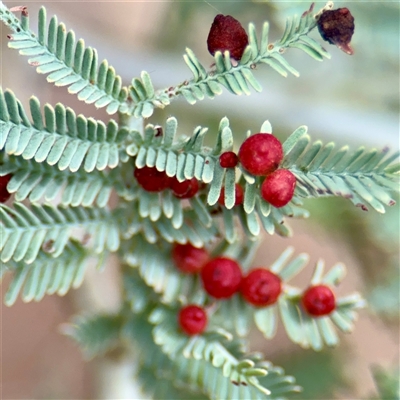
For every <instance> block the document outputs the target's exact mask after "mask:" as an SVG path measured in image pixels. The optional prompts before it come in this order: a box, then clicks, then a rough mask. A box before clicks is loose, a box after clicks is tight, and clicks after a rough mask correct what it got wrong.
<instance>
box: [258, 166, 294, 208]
mask: <svg viewBox="0 0 400 400" xmlns="http://www.w3.org/2000/svg"><path fill="white" fill-rule="evenodd" d="M295 188H296V177H295V176H294V175H293V174H292V173H291V172H290V171H289V170H287V169H278V170H277V171H275V172H273V173H272V174H271V175H268V176H267V177H266V178H265V180H264V182H263V183H262V185H261V196H262V198H263V199H264V200H265V201H267V202H268V203H270V204H272V205H273V206H274V207H277V208H279V207H283V206H285V205H286V204H288V203H289V201H290V200H292V198H293V194H294V189H295Z"/></svg>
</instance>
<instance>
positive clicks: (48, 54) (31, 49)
mask: <svg viewBox="0 0 400 400" xmlns="http://www.w3.org/2000/svg"><path fill="white" fill-rule="evenodd" d="M0 19H1V21H2V22H3V23H4V24H5V25H7V26H8V27H9V28H10V29H11V30H12V32H13V33H12V34H11V35H9V36H8V37H9V39H10V41H9V43H8V46H9V47H10V48H13V49H17V50H18V51H19V53H20V54H22V55H25V56H28V57H29V60H28V62H29V64H30V65H32V66H34V67H36V71H37V72H38V73H40V74H49V75H48V76H47V81H48V82H50V83H54V84H55V85H56V86H68V91H69V93H72V94H76V95H77V96H78V99H79V100H81V101H84V102H85V103H88V104H94V105H95V106H96V107H97V108H101V107H107V108H106V111H107V113H108V114H114V113H115V112H117V111H118V110H120V111H121V112H124V110H125V111H126V109H127V106H126V104H125V103H124V102H125V100H126V98H127V96H128V93H127V89H126V88H123V87H122V81H121V77H120V76H118V75H116V74H115V70H114V68H113V67H111V66H109V65H108V62H107V60H104V61H102V62H101V63H100V66H99V65H98V55H97V51H96V50H95V49H93V48H91V47H85V44H84V41H83V40H82V39H80V40H78V41H76V39H75V34H74V32H73V31H68V32H67V30H66V27H65V25H64V24H63V23H60V24H59V23H58V21H57V17H56V16H54V17H52V18H51V20H50V22H49V24H48V25H47V17H46V9H45V8H44V7H42V8H41V9H40V11H39V17H38V19H39V21H38V23H39V28H38V35H37V36H36V35H35V34H34V33H33V32H32V31H31V30H30V29H29V19H28V13H27V11H26V8H25V9H23V11H22V14H21V20H19V19H18V18H16V17H15V16H14V15H13V14H12V12H11V11H10V10H8V9H7V7H6V6H5V5H4V4H3V3H2V2H0Z"/></svg>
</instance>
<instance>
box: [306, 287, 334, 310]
mask: <svg viewBox="0 0 400 400" xmlns="http://www.w3.org/2000/svg"><path fill="white" fill-rule="evenodd" d="M301 302H302V305H303V308H304V310H305V311H306V312H307V313H308V314H310V315H312V316H313V317H321V316H323V315H328V314H330V313H331V312H332V311H333V310H334V309H335V308H336V301H335V295H334V293H333V292H332V290H331V288H330V287H328V286H325V285H317V286H311V287H310V288H308V289H307V290H306V291H305V292H304V294H303V297H302V299H301Z"/></svg>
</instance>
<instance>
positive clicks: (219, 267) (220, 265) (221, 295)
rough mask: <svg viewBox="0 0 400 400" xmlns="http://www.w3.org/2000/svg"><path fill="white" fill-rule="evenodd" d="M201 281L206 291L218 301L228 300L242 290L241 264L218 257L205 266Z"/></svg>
mask: <svg viewBox="0 0 400 400" xmlns="http://www.w3.org/2000/svg"><path fill="white" fill-rule="evenodd" d="M201 279H202V281H203V286H204V289H205V291H206V292H207V293H208V294H209V295H210V296H213V297H215V298H216V299H227V298H229V297H231V296H233V295H234V294H235V293H236V292H237V291H238V290H239V288H240V284H241V282H242V272H241V270H240V266H239V264H238V263H237V262H236V261H235V260H232V259H230V258H227V257H216V258H214V259H212V260H210V261H209V262H208V263H207V264H205V265H204V267H203V269H202V270H201Z"/></svg>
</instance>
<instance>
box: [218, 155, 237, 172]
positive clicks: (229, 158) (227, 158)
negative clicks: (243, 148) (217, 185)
mask: <svg viewBox="0 0 400 400" xmlns="http://www.w3.org/2000/svg"><path fill="white" fill-rule="evenodd" d="M238 162H239V157H238V156H237V154H236V153H235V152H233V151H226V152H225V153H222V154H221V155H220V156H219V164H220V165H221V167H222V168H235V167H236V165H238Z"/></svg>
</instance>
